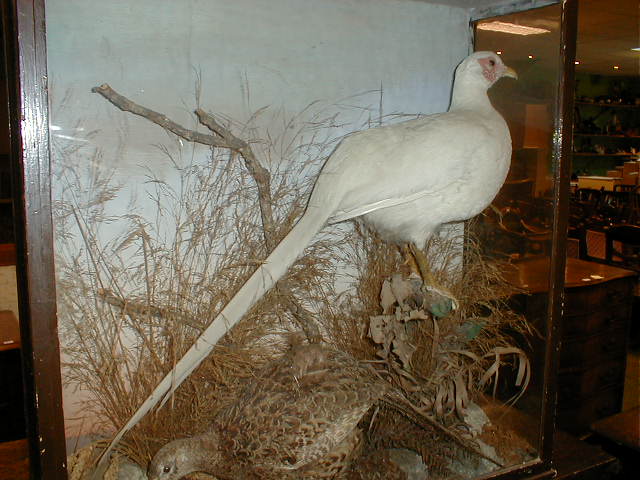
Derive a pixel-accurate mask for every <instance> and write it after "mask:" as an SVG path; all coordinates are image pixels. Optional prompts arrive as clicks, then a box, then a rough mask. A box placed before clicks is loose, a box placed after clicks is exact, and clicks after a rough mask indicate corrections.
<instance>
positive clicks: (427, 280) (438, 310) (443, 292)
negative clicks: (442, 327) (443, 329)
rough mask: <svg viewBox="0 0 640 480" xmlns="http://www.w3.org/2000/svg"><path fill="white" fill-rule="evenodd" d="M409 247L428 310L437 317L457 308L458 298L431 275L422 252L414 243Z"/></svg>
mask: <svg viewBox="0 0 640 480" xmlns="http://www.w3.org/2000/svg"><path fill="white" fill-rule="evenodd" d="M409 248H410V249H411V253H412V254H413V258H414V259H415V261H416V264H417V266H418V270H420V276H421V277H422V283H423V288H424V290H425V291H426V295H425V297H426V302H425V303H426V307H427V308H428V310H429V311H430V312H431V313H433V314H434V315H435V316H436V317H438V318H440V317H444V316H446V315H448V314H449V313H450V312H451V311H452V310H457V309H458V308H459V306H460V304H459V303H458V300H457V299H456V298H455V297H454V296H453V294H452V293H451V292H449V290H447V289H446V288H444V287H443V286H442V285H440V284H439V283H438V282H437V281H436V279H435V278H434V277H433V274H432V273H431V268H430V267H429V260H428V259H427V256H426V255H425V254H424V252H423V251H422V250H420V249H419V248H417V247H416V246H415V245H414V244H410V245H409Z"/></svg>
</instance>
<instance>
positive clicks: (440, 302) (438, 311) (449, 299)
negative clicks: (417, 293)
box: [424, 285, 460, 318]
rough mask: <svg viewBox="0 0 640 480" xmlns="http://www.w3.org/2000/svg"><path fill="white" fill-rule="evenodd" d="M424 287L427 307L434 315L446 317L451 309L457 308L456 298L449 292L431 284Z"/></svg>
mask: <svg viewBox="0 0 640 480" xmlns="http://www.w3.org/2000/svg"><path fill="white" fill-rule="evenodd" d="M424 289H425V290H426V291H427V295H426V304H427V308H428V310H429V311H430V312H431V313H432V314H434V315H435V316H436V317H438V318H442V317H446V316H447V315H449V313H451V312H452V311H453V310H457V309H458V308H459V307H460V305H459V303H458V300H456V298H455V297H454V296H453V295H451V293H449V292H447V291H443V290H441V289H439V288H436V287H434V286H432V285H424Z"/></svg>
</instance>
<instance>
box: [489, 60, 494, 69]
mask: <svg viewBox="0 0 640 480" xmlns="http://www.w3.org/2000/svg"><path fill="white" fill-rule="evenodd" d="M489 65H491V66H492V67H495V66H496V61H495V60H493V59H491V60H489Z"/></svg>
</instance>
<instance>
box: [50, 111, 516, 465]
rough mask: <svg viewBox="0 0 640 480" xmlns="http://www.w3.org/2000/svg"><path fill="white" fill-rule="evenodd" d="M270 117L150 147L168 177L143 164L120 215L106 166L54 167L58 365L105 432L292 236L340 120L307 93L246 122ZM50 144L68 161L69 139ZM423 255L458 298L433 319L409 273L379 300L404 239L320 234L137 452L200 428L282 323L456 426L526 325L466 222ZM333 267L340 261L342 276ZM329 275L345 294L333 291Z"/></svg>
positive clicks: (273, 343) (278, 342)
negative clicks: (362, 363) (175, 144)
mask: <svg viewBox="0 0 640 480" xmlns="http://www.w3.org/2000/svg"><path fill="white" fill-rule="evenodd" d="M363 111H365V112H366V109H365V110H363ZM200 112H201V111H200ZM202 114H203V115H208V114H204V112H202ZM264 115H267V112H266V111H264V110H263V111H259V112H257V113H256V115H255V116H254V118H252V119H251V121H250V122H249V123H248V124H246V125H238V124H236V123H234V122H232V121H231V120H229V119H226V120H224V121H218V120H215V119H214V118H213V116H209V117H210V118H209V120H210V121H212V122H214V124H215V126H216V128H217V130H216V131H217V132H221V133H220V136H221V137H222V138H223V139H224V140H225V141H226V142H230V143H233V141H234V139H237V138H240V137H245V138H250V140H248V141H246V142H244V143H242V145H240V144H235V143H233V145H236V147H235V148H231V147H229V146H228V145H227V146H226V147H225V146H224V145H222V146H213V147H212V148H211V150H210V155H209V156H207V157H206V158H201V156H198V155H196V154H194V153H193V152H189V151H185V150H180V149H178V150H179V151H183V152H184V154H183V156H182V157H181V158H175V157H174V156H173V155H172V154H171V153H170V150H169V149H167V148H161V149H160V152H161V153H162V155H163V156H164V158H165V159H166V160H169V162H170V164H171V165H172V172H173V177H172V179H170V180H167V179H163V178H159V177H158V176H156V175H155V174H154V173H153V169H152V168H149V169H148V170H147V177H146V183H145V188H144V193H145V194H146V207H141V206H140V204H138V203H135V202H133V203H131V204H130V205H127V207H126V209H125V213H122V214H119V215H118V214H113V213H111V212H112V211H113V210H117V208H120V209H122V206H121V205H120V206H118V202H119V201H120V200H121V195H122V187H121V186H119V185H117V184H115V182H114V181H113V177H112V173H111V172H109V171H108V169H106V171H105V169H102V168H101V167H100V165H101V163H102V162H101V159H100V153H99V152H98V151H95V152H93V153H92V154H91V158H87V159H86V160H87V161H86V162H85V165H86V167H83V168H84V171H82V169H81V168H80V167H78V164H79V162H71V161H70V162H69V163H68V164H66V165H67V168H63V169H62V171H61V178H62V180H63V183H64V186H65V188H64V192H63V193H62V195H61V198H59V199H58V202H57V210H56V212H57V214H56V219H57V227H58V229H57V238H56V246H57V248H56V253H57V265H58V294H59V299H58V303H59V311H60V329H61V339H62V342H61V343H62V347H63V351H64V354H65V360H66V361H65V363H64V368H65V372H64V378H65V381H66V382H67V383H68V384H70V385H74V386H76V387H77V388H80V389H82V390H84V391H85V392H87V393H88V395H89V397H88V399H87V400H86V401H85V403H84V406H83V409H84V412H86V414H87V415H88V416H91V417H92V418H94V419H95V421H96V423H97V426H98V427H99V429H100V430H102V431H103V432H112V431H114V430H117V429H118V428H119V427H120V426H121V425H122V424H123V423H125V422H126V420H127V419H128V418H129V417H130V416H131V414H132V413H133V412H134V411H135V410H136V408H137V407H138V406H139V404H140V403H141V402H142V401H143V400H144V399H145V398H146V397H147V395H148V394H149V393H150V392H151V391H152V390H153V388H154V387H155V385H156V384H157V382H158V381H159V380H160V379H161V378H162V377H163V376H164V375H165V374H166V373H167V372H168V371H170V370H171V369H172V367H173V366H174V365H175V363H176V362H177V361H178V359H180V358H181V356H182V354H183V353H184V352H185V351H186V350H187V349H188V348H189V347H190V345H191V344H192V342H193V340H194V339H195V338H197V337H198V335H199V334H200V333H201V332H202V331H203V329H204V328H206V326H207V325H208V323H209V321H210V320H211V319H213V318H215V316H216V314H217V312H218V311H219V310H220V309H221V308H222V307H223V306H224V305H225V304H226V302H227V301H228V299H229V298H231V297H232V296H233V294H234V293H235V292H236V291H237V289H238V288H239V286H240V285H241V284H242V283H243V282H244V281H245V279H246V278H247V277H248V276H249V275H250V274H251V272H252V271H253V270H254V269H255V267H256V266H257V265H258V264H259V263H260V262H261V261H262V259H263V258H265V257H266V255H267V253H268V250H269V248H270V247H271V246H273V245H274V244H275V243H277V241H278V240H279V239H280V238H282V236H284V235H285V234H286V233H287V232H288V230H289V229H290V227H291V225H292V224H293V223H294V222H295V220H296V219H297V218H298V217H299V216H300V215H301V213H302V211H303V209H304V206H305V200H306V196H307V194H308V192H309V189H310V186H311V183H312V179H313V178H314V175H315V173H316V172H317V171H318V169H319V167H320V165H321V164H322V162H323V160H324V158H326V156H327V155H328V154H329V153H330V151H331V150H332V148H333V147H334V145H335V143H336V141H337V140H338V139H339V134H338V133H337V132H342V131H344V129H345V127H346V126H345V125H344V124H341V123H340V122H339V121H338V117H337V116H336V115H334V114H332V115H326V114H324V113H323V111H322V109H317V108H316V106H314V105H312V106H310V107H309V109H308V110H307V111H305V112H304V114H301V115H300V116H296V117H294V118H292V119H287V120H284V119H283V115H284V114H283V113H282V112H279V113H277V114H275V115H274V117H272V119H270V120H269V122H267V123H270V122H276V121H277V122H281V123H283V124H284V128H281V129H278V130H279V131H281V132H283V133H281V134H278V135H273V136H272V135H271V134H270V133H269V131H266V132H261V133H262V135H258V133H256V130H255V128H254V127H253V122H254V121H255V120H256V119H258V118H261V117H263V116H264ZM303 118H306V119H307V120H303ZM309 118H310V120H308V119H309ZM165 128H166V126H165ZM352 129H354V128H352ZM232 130H233V131H234V132H238V133H235V134H231V131H232ZM236 135H237V137H236ZM258 136H259V137H260V140H257V139H256V137H258ZM238 145H240V146H239V147H238ZM243 148H244V149H245V150H244V153H242V152H243V150H242V149H243ZM246 148H250V149H251V153H250V156H251V157H253V158H254V160H255V159H257V158H258V157H260V159H261V162H262V164H263V165H265V166H266V167H268V168H266V173H265V172H263V173H262V174H260V175H261V176H260V175H258V176H256V168H253V167H251V166H250V165H248V163H250V162H247V158H246V156H245V155H246ZM67 154H68V155H70V156H71V155H72V156H76V157H77V156H78V155H80V154H82V152H78V151H77V150H73V151H68V152H67ZM59 155H60V156H61V158H62V159H63V160H67V159H66V158H65V151H64V149H63V150H61V151H60V153H59ZM239 155H242V156H244V159H245V162H244V163H242V162H239V161H238V156H239ZM63 164H64V162H63ZM254 167H255V165H254ZM252 168H253V169H252ZM258 170H259V169H258ZM267 174H268V175H267ZM265 175H267V177H266V179H265ZM260 184H262V186H261V188H257V187H258V186H259V185H260ZM265 185H266V187H265ZM267 187H268V188H267ZM265 192H267V193H265ZM265 195H268V197H267V198H265ZM149 205H151V207H149ZM112 232H117V233H116V234H113V233H112ZM428 254H429V257H430V258H431V261H432V262H433V265H435V266H437V268H436V270H435V274H436V277H437V279H438V280H439V281H440V282H442V284H443V285H445V286H446V287H447V288H448V289H449V290H450V291H451V292H452V293H453V294H454V295H455V296H456V298H457V299H458V300H459V302H460V309H458V310H457V311H455V312H453V313H452V314H451V315H449V316H447V317H444V318H442V319H436V318H435V317H434V316H433V315H431V314H430V313H429V312H428V311H427V310H425V309H424V308H423V306H422V305H418V304H416V303H415V302H416V301H417V300H416V299H419V298H421V295H422V294H421V292H420V288H419V285H418V286H417V287H416V288H415V289H413V288H414V286H415V284H412V283H411V282H409V286H408V287H407V286H406V285H405V287H406V288H409V289H413V290H411V291H409V292H408V293H407V295H406V296H405V297H402V298H400V297H398V296H393V295H396V293H397V291H396V293H393V292H392V293H393V295H392V296H389V294H388V292H391V291H392V290H393V289H392V288H391V283H390V282H393V281H396V282H399V283H398V285H404V284H403V282H407V280H406V279H407V277H408V276H409V273H410V270H409V267H408V266H407V265H406V264H404V263H403V258H402V255H401V254H400V251H399V250H398V249H397V247H394V246H390V245H387V244H385V243H383V242H382V241H380V240H379V239H378V238H376V236H375V235H373V234H370V233H368V232H363V231H361V229H360V228H359V227H358V226H356V228H355V229H354V230H348V229H347V230H346V231H344V232H338V233H336V232H333V231H331V232H330V231H327V232H323V233H322V234H321V235H319V236H318V237H317V238H316V241H315V242H314V243H313V244H312V245H310V246H309V247H308V248H307V249H306V250H305V254H304V256H303V257H302V258H300V259H299V261H298V262H296V264H295V265H294V266H293V267H292V268H291V269H290V271H289V272H288V274H287V275H286V277H285V278H284V279H283V280H282V281H281V282H280V287H281V288H278V289H275V290H273V291H271V292H269V293H268V294H267V295H265V297H264V298H263V299H262V300H261V301H260V302H259V303H258V304H257V305H256V306H255V307H254V308H253V309H252V310H251V312H250V313H249V314H248V315H247V316H246V317H245V318H244V320H243V321H242V322H240V323H239V324H238V325H236V326H235V327H234V328H233V329H232V330H231V331H230V332H229V333H228V334H227V335H226V336H225V337H224V338H223V339H222V341H221V342H220V343H219V344H218V345H217V346H216V348H215V349H214V350H213V353H212V354H211V355H210V356H209V357H208V358H207V360H206V361H205V362H203V363H202V364H201V366H200V367H199V368H198V369H197V370H196V371H195V372H194V373H193V374H192V375H191V376H190V377H189V378H188V380H187V381H185V383H184V384H183V385H182V386H181V387H180V388H179V389H178V390H177V391H176V393H175V394H174V395H173V397H172V398H171V400H170V407H169V408H167V407H165V408H160V409H157V410H156V411H155V412H153V413H152V414H150V415H147V416H146V417H145V418H144V419H143V421H141V422H140V423H139V424H138V425H137V426H136V428H135V429H133V430H132V431H130V432H129V433H128V435H127V442H128V444H129V445H130V446H131V448H132V449H133V450H134V451H136V452H137V453H138V458H137V460H138V462H140V463H145V462H146V461H148V459H150V457H151V456H152V455H153V453H154V452H155V451H156V450H157V449H158V448H159V447H160V446H161V445H162V444H164V443H166V442H167V441H169V440H171V439H174V438H176V437H182V436H188V435H192V434H195V433H199V432H202V431H203V430H205V429H206V428H207V425H208V423H209V419H211V418H212V417H213V416H215V415H216V413H217V412H218V411H219V410H220V409H221V408H223V407H224V406H226V405H228V404H229V403H230V402H232V401H233V400H234V399H235V397H236V394H237V392H238V389H239V386H240V385H241V383H242V382H243V381H246V380H249V379H250V378H251V377H252V376H253V374H254V372H255V370H256V369H257V368H259V366H260V365H262V364H264V363H265V362H266V361H267V360H269V359H270V358H272V357H273V356H274V355H277V354H279V353H280V352H282V350H283V349H284V348H285V347H286V344H287V338H288V335H289V334H291V332H296V331H298V330H304V331H305V333H307V336H309V332H311V333H313V332H314V331H317V332H319V335H320V336H322V337H323V339H324V340H325V341H326V342H328V343H330V344H332V345H334V346H336V347H337V348H339V349H341V350H343V351H346V352H349V353H351V354H352V355H354V356H355V357H357V358H361V359H365V360H375V361H376V367H377V368H378V371H380V372H381V374H383V375H385V376H386V378H388V379H389V381H390V382H391V383H393V384H394V385H396V386H397V387H399V388H400V389H401V390H402V391H403V392H404V393H405V394H406V396H407V398H409V399H410V400H411V402H412V403H413V404H414V405H415V407H416V409H417V410H419V411H421V412H424V413H425V414H428V415H433V416H435V417H438V418H439V419H440V421H442V422H443V424H447V423H448V424H451V423H455V422H462V418H463V417H464V409H465V406H466V404H467V403H468V402H470V401H472V400H473V398H474V396H475V395H476V394H477V393H478V392H480V391H481V390H482V389H483V386H486V385H488V384H490V383H491V382H493V384H494V385H495V384H497V382H498V379H499V372H500V366H501V365H502V363H503V360H504V359H505V358H506V357H509V356H510V357H515V358H516V359H517V360H518V361H520V362H521V364H520V369H521V371H522V373H521V375H519V377H522V378H521V380H522V382H523V383H525V382H526V377H527V374H528V370H527V368H528V367H527V362H526V358H523V356H522V355H521V351H519V350H518V349H516V348H515V347H514V346H513V345H512V344H511V343H512V342H511V341H510V339H509V337H508V336H507V335H506V334H505V331H506V330H507V329H510V330H516V331H523V330H526V329H527V326H526V324H525V323H524V322H522V320H521V318H520V317H518V316H516V315H514V314H513V313H512V312H511V311H510V310H509V309H508V308H506V304H505V303H504V299H505V298H506V297H507V296H508V295H509V294H510V293H511V290H510V288H509V287H508V285H507V284H506V283H505V282H504V281H503V280H501V275H500V270H499V267H498V266H497V265H496V264H493V263H490V262H488V261H486V260H485V259H483V258H482V256H481V254H480V251H479V248H477V246H476V245H475V244H474V243H473V241H472V239H470V238H468V237H465V236H463V235H447V236H444V237H443V238H434V239H433V240H432V241H431V243H430V244H429V248H428ZM336 263H341V264H342V265H343V267H345V269H344V270H343V271H346V272H348V273H347V276H346V277H345V275H344V274H342V273H340V271H338V269H337V268H336ZM394 278H395V280H394ZM385 281H386V282H387V284H388V287H386V288H387V290H388V292H387V298H386V299H385V300H384V302H383V303H384V307H385V308H384V309H383V310H384V311H381V307H380V293H381V290H382V289H383V285H384V282H385ZM340 283H342V284H346V285H351V286H353V289H346V290H345V291H341V292H339V289H337V288H336V285H337V284H340ZM396 290H397V289H396ZM412 302H413V303H412ZM292 303H293V308H292ZM298 307H300V308H298ZM301 311H302V314H301V313H300V312H301ZM292 312H293V313H292ZM311 312H313V313H311ZM309 317H312V319H311V320H309ZM375 319H378V320H375ZM383 320H384V321H385V322H387V324H388V327H389V328H388V329H387V330H384V329H382V330H380V332H382V333H380V332H379V335H381V336H376V335H375V334H372V325H373V323H375V322H376V321H379V322H380V321H383ZM309 322H314V323H313V324H310V323H309ZM389 332H392V338H391V337H388V335H390V334H391V333H389ZM389 424H390V425H394V424H396V425H397V424H398V421H397V419H396V420H389ZM402 428H403V429H405V427H402ZM428 437H429V436H428ZM429 438H430V439H431V440H429ZM429 438H425V442H428V441H432V440H434V439H436V440H437V439H441V438H442V436H441V435H440V434H438V433H437V432H433V433H432V435H431V436H430V437H429ZM378 443H379V444H384V442H382V443H380V442H378ZM447 445H448V444H447ZM418 447H419V446H418ZM418 447H415V448H416V449H417V450H418V451H421V452H423V451H424V452H426V451H427V450H428V449H427V448H422V447H420V448H418ZM423 447H424V445H423ZM448 448H451V447H450V446H445V447H443V449H433V451H434V452H435V453H434V455H436V456H435V457H431V458H430V460H429V462H428V463H429V464H430V465H431V466H434V468H435V466H437V467H438V469H439V470H438V471H440V470H443V469H444V468H445V467H444V465H443V463H442V462H443V460H442V459H440V457H443V458H444V457H446V455H445V454H444V453H443V452H445V451H446V450H447V449H448ZM425 455H426V453H425Z"/></svg>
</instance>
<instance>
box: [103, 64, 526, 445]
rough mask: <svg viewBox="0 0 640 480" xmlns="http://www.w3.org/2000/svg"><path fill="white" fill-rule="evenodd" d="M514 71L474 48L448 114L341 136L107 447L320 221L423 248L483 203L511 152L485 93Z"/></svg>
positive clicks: (282, 267) (184, 372)
mask: <svg viewBox="0 0 640 480" xmlns="http://www.w3.org/2000/svg"><path fill="white" fill-rule="evenodd" d="M514 74H515V73H514V72H513V71H512V70H510V69H508V68H507V67H505V66H504V64H503V63H502V61H501V59H500V57H498V56H497V55H495V54H493V53H491V52H477V53H474V54H472V55H470V56H469V57H467V59H465V60H464V61H463V62H462V63H461V64H460V65H459V66H458V69H457V70H456V78H455V82H454V89H453V96H452V102H451V107H450V109H449V111H448V112H447V113H441V114H436V115H430V116H425V117H423V118H420V119H416V120H411V121H408V122H403V123H398V124H394V125H390V126H384V127H380V128H374V129H370V130H366V131H362V132H358V133H355V134H353V135H350V136H348V137H347V138H345V139H344V140H343V141H342V142H341V143H340V145H338V147H337V148H336V150H335V151H334V153H333V154H332V155H331V157H330V158H329V159H328V160H327V162H326V164H325V166H324V167H323V169H322V171H321V173H320V175H319V177H318V179H317V181H316V184H315V186H314V190H313V192H312V194H311V197H310V199H309V203H308V206H307V209H306V211H305V213H304V215H303V216H302V218H301V219H300V220H299V222H298V223H297V224H296V226H295V227H294V228H293V229H292V230H291V232H290V233H289V234H288V235H287V236H286V237H285V238H284V239H283V240H282V242H280V244H279V245H278V246H277V247H276V248H275V250H274V251H273V252H272V253H271V254H270V255H269V257H268V258H267V259H266V260H265V262H264V264H263V265H262V266H260V267H259V268H258V270H256V272H255V273H254V274H253V275H252V276H251V277H250V278H249V280H248V281H247V282H246V283H245V284H244V285H243V286H242V288H241V289H240V290H239V291H238V293H237V294H236V295H235V296H234V297H233V298H232V299H231V300H230V301H229V303H228V304H227V305H226V306H225V308H224V309H223V310H222V311H221V313H220V314H219V315H218V316H217V317H216V318H215V319H214V320H213V321H212V322H211V324H210V325H209V327H208V328H207V329H206V330H205V331H204V332H203V333H202V335H201V336H200V338H198V340H197V341H196V342H195V343H194V345H193V346H192V347H191V348H190V349H189V351H188V352H187V353H186V354H185V355H184V357H183V358H182V359H181V360H180V361H179V362H178V363H177V364H176V366H175V367H174V369H173V370H172V371H171V372H169V373H168V374H167V375H166V377H165V378H164V379H162V381H161V382H160V383H159V384H158V386H157V387H156V388H155V390H154V391H153V393H152V394H151V395H150V396H149V397H148V398H147V400H145V402H144V403H143V404H142V405H141V406H140V408H139V409H138V411H137V412H136V413H135V414H134V415H133V416H132V417H131V419H130V420H129V421H128V422H127V424H126V425H125V426H124V427H123V428H122V429H121V431H120V432H118V434H117V435H116V436H115V438H114V439H113V441H112V444H111V445H114V444H115V443H117V442H118V441H119V440H120V438H121V437H122V435H123V434H124V433H125V432H126V431H127V430H129V429H130V428H131V427H132V426H134V425H135V424H136V423H137V422H138V421H139V420H140V419H141V418H142V417H143V416H144V415H145V414H146V413H147V412H148V411H149V410H151V409H152V408H153V407H154V406H155V405H156V404H157V403H158V402H159V401H160V400H162V399H165V400H166V398H167V397H168V395H170V394H171V393H172V392H173V391H174V390H175V389H176V388H177V387H178V386H179V385H180V383H181V382H182V381H183V380H184V379H185V378H187V377H188V376H189V374H190V373H191V372H192V371H193V370H194V369H195V368H196V367H197V366H198V365H199V364H200V362H201V361H202V360H203V359H204V358H205V357H206V356H207V355H208V354H209V352H210V351H211V350H212V349H213V348H214V346H215V344H216V343H217V341H218V340H219V339H220V338H221V337H222V336H223V335H224V334H225V333H226V332H227V331H228V330H229V329H230V328H231V327H233V326H234V325H235V324H236V323H237V322H238V321H239V320H240V319H241V318H242V317H243V316H244V315H245V313H246V312H247V311H248V310H249V309H250V308H251V307H252V306H253V305H254V304H255V303H256V302H257V301H258V300H259V299H260V298H261V297H262V296H263V295H264V293H265V292H266V291H267V290H269V289H270V288H272V287H273V285H274V284H275V283H276V281H277V280H278V279H279V278H281V277H282V276H283V275H284V273H285V272H286V271H287V269H288V268H289V267H290V266H291V265H292V264H293V263H294V262H295V260H296V259H297V258H298V257H299V256H300V255H301V254H302V252H303V250H304V248H305V247H306V246H307V245H308V244H309V243H310V242H311V240H312V238H313V237H314V235H315V234H316V233H317V232H318V231H319V230H320V229H321V228H322V227H323V226H324V225H325V224H326V223H328V222H330V223H333V222H339V221H344V220H348V219H351V218H354V217H362V219H363V220H364V221H365V223H367V224H369V225H370V226H371V227H373V228H374V229H376V230H378V231H379V232H380V233H381V234H382V235H383V236H385V237H386V238H388V239H389V240H391V241H398V242H399V241H401V242H413V243H415V244H417V245H418V246H422V245H423V244H424V242H425V241H426V240H427V239H428V238H429V237H430V236H431V235H432V233H433V232H434V231H435V230H436V229H437V228H438V227H439V226H440V225H441V224H443V223H448V222H454V221H461V220H466V219H468V218H470V217H472V216H474V215H476V214H478V213H479V212H481V211H482V210H483V209H484V208H486V207H487V206H488V205H489V204H490V203H491V201H492V200H493V198H494V197H495V195H496V193H497V192H498V190H499V189H500V187H501V186H502V183H503V182H504V179H505V177H506V174H507V171H508V169H509V161H510V158H511V138H510V135H509V131H508V129H507V125H506V123H505V122H504V120H503V119H502V117H501V116H500V115H499V114H498V112H496V111H495V110H494V108H493V107H492V106H491V103H490V102H489V99H488V97H487V94H486V90H487V89H488V88H489V87H490V86H491V85H492V84H493V82H494V81H495V80H497V79H498V78H500V77H501V76H505V75H507V76H513V75H514ZM110 449H111V446H110V447H109V449H108V450H107V451H106V452H105V453H106V454H108V452H109V451H110Z"/></svg>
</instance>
